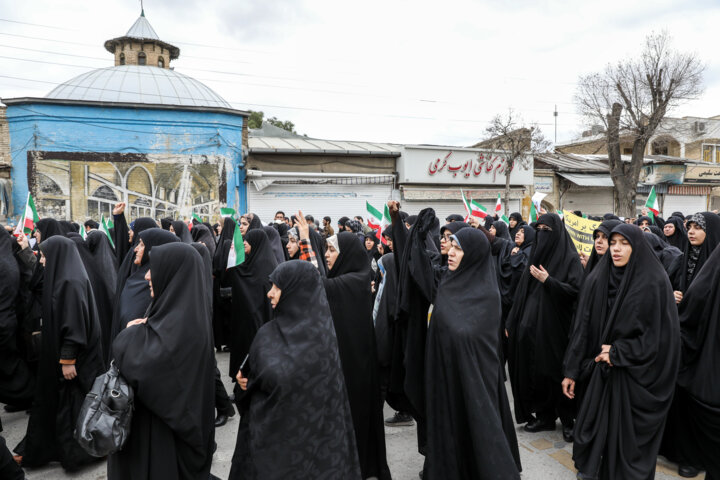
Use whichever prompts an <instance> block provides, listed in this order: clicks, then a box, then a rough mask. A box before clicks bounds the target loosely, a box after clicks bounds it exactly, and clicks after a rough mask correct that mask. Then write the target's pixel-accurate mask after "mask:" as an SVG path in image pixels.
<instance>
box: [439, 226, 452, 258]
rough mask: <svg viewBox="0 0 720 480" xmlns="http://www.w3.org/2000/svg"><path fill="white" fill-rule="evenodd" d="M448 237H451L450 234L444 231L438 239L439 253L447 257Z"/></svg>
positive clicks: (448, 249)
mask: <svg viewBox="0 0 720 480" xmlns="http://www.w3.org/2000/svg"><path fill="white" fill-rule="evenodd" d="M450 235H452V233H450V231H449V230H445V231H444V232H443V234H442V236H441V237H440V253H442V254H443V255H447V254H448V252H450V247H451V245H450Z"/></svg>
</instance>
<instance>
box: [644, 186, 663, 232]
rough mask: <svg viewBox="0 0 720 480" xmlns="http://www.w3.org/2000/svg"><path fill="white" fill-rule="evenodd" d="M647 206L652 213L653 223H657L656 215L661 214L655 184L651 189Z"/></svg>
mask: <svg viewBox="0 0 720 480" xmlns="http://www.w3.org/2000/svg"><path fill="white" fill-rule="evenodd" d="M645 208H647V209H648V210H649V211H650V212H651V213H650V217H651V218H652V220H653V223H655V217H656V216H657V215H660V204H658V199H657V195H655V187H654V186H653V187H652V189H651V190H650V195H648V198H647V202H645Z"/></svg>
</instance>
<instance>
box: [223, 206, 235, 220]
mask: <svg viewBox="0 0 720 480" xmlns="http://www.w3.org/2000/svg"><path fill="white" fill-rule="evenodd" d="M220 216H221V217H223V218H225V217H230V218H237V212H235V209H234V208H230V207H221V208H220Z"/></svg>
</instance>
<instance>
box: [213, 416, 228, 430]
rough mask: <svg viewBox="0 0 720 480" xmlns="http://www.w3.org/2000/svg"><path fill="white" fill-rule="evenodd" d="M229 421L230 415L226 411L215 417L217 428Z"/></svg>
mask: <svg viewBox="0 0 720 480" xmlns="http://www.w3.org/2000/svg"><path fill="white" fill-rule="evenodd" d="M227 421H228V416H227V415H225V414H224V413H221V414H219V415H218V416H217V418H215V427H216V428H217V427H222V426H223V425H225V424H226V423H227Z"/></svg>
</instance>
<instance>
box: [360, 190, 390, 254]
mask: <svg viewBox="0 0 720 480" xmlns="http://www.w3.org/2000/svg"><path fill="white" fill-rule="evenodd" d="M365 209H366V210H367V214H368V220H367V224H368V227H370V228H372V229H373V230H375V232H376V233H375V236H376V237H377V239H378V240H379V241H381V242H382V243H383V244H387V241H386V240H385V237H383V235H382V232H383V230H385V229H386V228H387V227H388V225H390V224H391V223H392V221H391V220H390V209H389V208H388V206H387V205H385V211H384V212H383V213H381V212H380V210H378V209H377V208H375V207H373V206H372V205H370V202H368V201H367V200H365Z"/></svg>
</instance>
